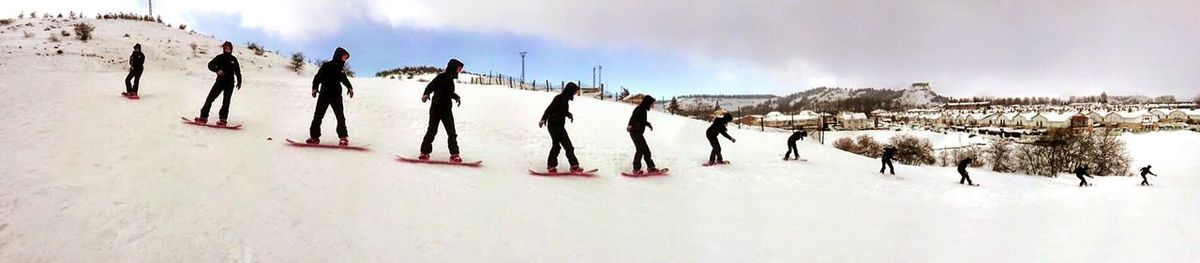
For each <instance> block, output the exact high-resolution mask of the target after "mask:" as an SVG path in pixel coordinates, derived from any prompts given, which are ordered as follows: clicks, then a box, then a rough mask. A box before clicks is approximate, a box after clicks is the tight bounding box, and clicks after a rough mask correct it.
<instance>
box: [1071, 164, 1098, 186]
mask: <svg viewBox="0 0 1200 263" xmlns="http://www.w3.org/2000/svg"><path fill="white" fill-rule="evenodd" d="M1084 176H1087V177H1088V178H1093V179H1094V178H1096V177H1092V175H1090V174H1088V167H1087V165H1080V166H1075V177H1078V178H1079V187H1084V186H1092V184H1091V183H1088V182H1087V180H1086V179H1083V177H1084Z"/></svg>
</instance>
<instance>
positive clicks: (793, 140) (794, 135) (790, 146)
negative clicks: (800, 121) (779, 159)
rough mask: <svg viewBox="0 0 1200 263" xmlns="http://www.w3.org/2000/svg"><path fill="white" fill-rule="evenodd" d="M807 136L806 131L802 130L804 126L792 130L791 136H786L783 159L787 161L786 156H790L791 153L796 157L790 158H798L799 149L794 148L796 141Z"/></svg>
mask: <svg viewBox="0 0 1200 263" xmlns="http://www.w3.org/2000/svg"><path fill="white" fill-rule="evenodd" d="M807 136H808V132H806V131H804V128H800V129H798V130H796V132H793V133H792V136H788V140H787V144H788V151H787V152H786V153H784V154H783V160H784V161H787V160H788V156H791V155H792V154H793V153H795V155H796V157H795V158H793V159H792V160H800V150H797V149H796V141H802V140H804V137H807Z"/></svg>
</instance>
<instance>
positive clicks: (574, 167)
mask: <svg viewBox="0 0 1200 263" xmlns="http://www.w3.org/2000/svg"><path fill="white" fill-rule="evenodd" d="M582 172H583V168H579V166H578V165H576V166H571V173H582Z"/></svg>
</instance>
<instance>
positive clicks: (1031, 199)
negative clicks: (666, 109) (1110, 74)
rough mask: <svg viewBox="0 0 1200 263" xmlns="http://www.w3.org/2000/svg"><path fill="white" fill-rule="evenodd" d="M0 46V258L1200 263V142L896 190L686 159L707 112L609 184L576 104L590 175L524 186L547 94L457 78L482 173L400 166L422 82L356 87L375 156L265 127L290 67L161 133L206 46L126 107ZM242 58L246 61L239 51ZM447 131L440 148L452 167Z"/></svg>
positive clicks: (419, 121)
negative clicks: (1078, 168) (652, 167)
mask: <svg viewBox="0 0 1200 263" xmlns="http://www.w3.org/2000/svg"><path fill="white" fill-rule="evenodd" d="M22 21H24V20H22ZM95 24H96V25H97V27H98V32H99V31H106V30H112V28H118V29H121V30H119V31H113V32H114V33H113V34H105V35H101V36H99V37H98V39H96V40H94V41H92V42H90V43H88V44H81V43H78V42H77V41H74V40H71V41H72V42H75V44H74V45H87V46H88V48H94V50H97V51H96V52H103V53H104V54H105V55H106V56H111V57H122V56H128V51H129V50H128V46H132V44H130V42H128V40H125V39H121V38H119V37H117V36H119V35H120V34H117V33H116V32H120V31H132V32H139V33H144V34H146V35H148V37H150V38H154V37H160V38H164V39H165V38H172V39H183V38H184V37H189V36H186V33H183V32H182V31H178V30H173V31H168V30H166V29H160V27H161V26H158V25H155V24H146V23H132V22H109V21H95ZM106 32H107V31H106ZM173 34H183V35H184V36H177V35H173ZM0 38H2V39H3V44H2V45H0V46H2V47H3V48H4V49H5V50H4V51H6V52H7V51H12V52H11V53H9V54H4V55H3V56H0V59H3V60H2V61H0V69H3V70H2V71H0V78H2V79H3V80H4V81H0V89H3V90H5V91H8V93H9V94H11V95H10V96H0V123H5V124H6V125H3V126H0V149H2V150H3V154H4V158H3V159H2V160H0V262H180V261H182V262H393V261H402V262H831V261H833V262H845V261H852V262H1194V261H1195V260H1196V259H1197V258H1200V250H1197V249H1195V248H1194V247H1193V246H1194V244H1198V243H1200V209H1198V208H1200V206H1198V203H1197V202H1198V200H1200V177H1198V174H1197V173H1196V171H1197V170H1198V169H1200V162H1197V161H1198V159H1197V155H1196V153H1200V133H1194V132H1170V133H1152V134H1140V135H1130V136H1126V137H1124V138H1125V139H1126V140H1127V141H1128V142H1129V149H1130V151H1131V153H1132V155H1133V157H1134V158H1135V163H1134V164H1135V165H1138V166H1141V165H1144V164H1146V163H1152V164H1154V165H1155V170H1156V172H1157V173H1158V174H1160V175H1161V176H1159V177H1153V178H1151V180H1152V182H1153V183H1155V185H1154V186H1153V187H1139V186H1137V183H1138V182H1140V178H1132V177H1118V178H1097V179H1095V180H1094V182H1095V184H1096V186H1095V187H1091V188H1078V187H1076V186H1075V184H1076V181H1075V180H1074V179H1073V178H1068V177H1059V178H1043V177H1032V176H1024V175H1016V174H997V173H993V172H989V171H983V170H976V169H972V170H971V173H972V177H973V178H974V179H975V182H977V183H980V184H982V185H983V186H981V187H964V186H960V185H959V184H957V180H958V176H957V174H955V172H954V171H953V168H943V167H913V166H905V165H897V167H896V168H897V172H898V174H900V176H901V177H902V178H903V179H895V178H887V177H881V176H879V174H878V173H876V168H877V167H878V166H877V165H878V161H877V160H872V159H867V158H865V157H861V156H857V155H854V154H850V153H846V152H842V151H840V150H837V149H834V148H832V147H828V146H822V145H819V144H816V143H814V142H807V141H806V142H803V143H801V144H800V152H801V156H802V157H803V158H806V159H808V161H807V162H782V161H779V159H780V158H782V155H783V152H784V151H785V150H786V148H785V147H784V142H785V140H786V137H787V134H784V133H762V132H754V131H750V130H737V129H731V135H733V136H734V137H735V138H737V139H738V142H737V143H729V142H728V141H722V143H723V145H724V146H725V149H726V150H725V157H726V159H728V160H731V161H732V162H733V164H732V165H729V166H723V167H711V168H706V167H700V163H701V162H703V161H705V159H706V157H707V153H708V150H709V149H708V144H707V142H706V141H705V139H704V137H703V134H704V129H705V128H706V127H707V126H708V124H707V123H705V122H702V121H697V120H691V119H686V118H683V117H675V116H669V115H666V114H663V113H661V112H651V113H650V115H649V119H650V121H651V122H653V123H654V127H655V128H656V129H655V130H654V131H651V132H649V133H648V134H647V139H648V141H649V144H650V147H651V149H652V150H653V151H654V153H655V161H657V163H658V164H659V166H660V167H669V168H671V170H672V171H671V175H670V176H664V177H653V178H625V177H621V176H619V175H617V172H619V171H622V170H627V169H630V168H631V164H630V161H631V159H632V153H633V146H632V143H631V142H630V140H629V138H628V135H627V134H626V133H625V132H624V127H625V123H626V121H627V120H628V117H629V116H628V114H629V112H631V111H632V109H633V107H632V105H627V104H621V103H616V102H611V101H598V100H593V99H584V98H578V99H576V100H575V101H574V102H572V104H571V109H572V112H574V114H575V122H574V123H569V124H568V126H567V129H568V130H569V131H570V132H571V136H572V140H573V141H574V142H575V144H576V147H577V154H578V155H579V157H580V159H581V162H582V164H583V166H585V167H592V168H598V169H600V173H599V176H597V177H593V178H581V177H570V178H548V177H534V176H529V175H527V174H526V170H528V169H531V168H535V169H536V168H544V167H543V166H544V163H545V154H546V152H547V149H548V148H549V144H550V142H549V141H550V139H549V136H548V134H547V132H546V131H545V130H544V129H539V128H538V127H537V121H538V118H539V117H540V116H541V113H542V110H544V107H545V106H546V104H547V103H549V101H550V99H551V97H552V95H553V94H550V93H544V92H531V91H520V90H512V89H507V88H501V87H499V86H479V85H459V88H458V92H459V94H460V95H461V96H462V97H463V104H462V107H460V108H455V115H456V116H455V117H456V120H457V121H458V129H459V133H460V135H459V141H460V144H461V145H462V151H463V155H464V157H465V158H466V159H481V160H483V161H484V164H483V167H481V168H460V167H447V166H430V165H414V164H407V163H400V162H396V161H395V160H394V159H393V158H392V153H400V154H409V155H412V154H415V153H416V152H417V150H418V147H417V146H418V144H419V142H420V139H421V135H422V133H423V132H424V129H425V128H424V126H425V124H426V118H427V112H426V109H427V108H428V105H427V104H421V103H420V100H419V98H420V92H421V88H423V87H424V84H425V83H419V82H416V81H410V80H404V81H401V80H385V79H374V78H359V79H353V80H352V82H354V85H355V87H356V97H355V98H353V99H347V100H346V111H347V115H348V122H349V128H350V136H351V138H352V140H353V141H354V142H355V143H357V144H368V147H370V148H371V149H372V150H371V151H369V152H348V151H333V150H321V149H305V148H293V147H288V146H285V145H284V144H283V142H282V139H284V138H292V139H302V138H303V137H305V136H306V135H307V127H308V123H309V121H310V120H311V114H312V107H313V105H314V103H315V100H314V99H312V98H311V97H310V96H309V94H308V91H309V87H310V83H311V77H312V75H311V72H310V73H306V74H303V75H299V76H297V75H296V74H295V73H291V72H287V71H285V70H283V69H282V67H283V65H284V63H286V62H285V60H284V59H283V58H279V57H274V56H272V57H267V58H262V59H255V60H256V61H259V63H263V64H262V65H275V66H273V67H267V66H262V67H261V68H250V69H246V70H245V71H244V75H245V77H246V80H247V81H246V83H245V84H244V86H243V88H242V89H241V90H240V91H238V92H236V93H235V95H234V98H233V107H232V110H231V114H230V115H231V122H233V123H242V124H245V127H243V129H242V130H240V131H229V130H219V129H208V128H202V127H195V126H190V125H184V124H181V123H180V122H179V117H181V116H187V117H191V116H195V115H196V114H198V113H197V110H198V109H199V107H200V105H201V103H202V102H203V96H204V95H205V94H206V93H207V91H208V88H209V87H210V85H211V80H212V76H211V74H209V73H206V72H205V71H204V69H203V63H205V62H207V58H204V59H186V60H185V59H182V58H180V59H176V58H175V57H172V56H169V55H168V54H164V53H163V52H161V51H157V50H156V47H155V45H153V44H146V42H143V46H145V49H146V50H147V56H148V57H149V58H150V59H149V60H148V62H147V70H146V73H145V76H144V78H143V80H142V89H141V92H140V93H141V95H142V99H141V100H140V101H128V100H125V99H123V98H121V97H120V96H119V95H118V94H119V93H120V92H121V91H122V90H123V86H122V85H121V84H120V82H121V80H122V79H123V78H124V72H122V71H123V68H120V66H119V65H118V66H106V64H104V63H95V65H91V66H78V67H63V66H56V65H60V64H71V65H75V64H76V63H85V62H86V61H90V60H85V59H82V58H75V57H73V56H72V57H67V56H49V57H46V56H36V55H34V54H32V53H29V52H28V51H18V50H11V48H10V47H11V46H12V44H10V43H14V42H10V40H12V41H20V40H18V39H19V38H20V36H19V35H13V34H12V32H9V33H6V34H5V35H0ZM186 42H187V41H185V43H184V44H186ZM205 43H207V44H209V46H210V47H212V48H213V49H215V47H216V45H217V44H218V43H219V41H216V40H211V39H209V40H206V42H205ZM28 45H33V44H32V43H31V44H28ZM26 47H28V46H26ZM85 49H87V48H85ZM331 49H332V48H331ZM331 51H332V50H331ZM238 52H239V53H240V54H239V56H240V58H242V59H243V63H246V61H247V59H248V57H251V55H249V54H247V52H246V50H245V49H244V48H239V51H238ZM351 52H354V50H351ZM211 55H214V54H212V53H210V56H211ZM321 55H322V56H326V55H327V54H321ZM354 56H356V57H362V56H369V54H362V53H355V55H354ZM465 62H466V64H467V67H468V69H469V68H470V67H471V65H472V62H471V61H465ZM272 63H277V64H272ZM351 63H353V59H352V60H351ZM18 65H19V67H21V69H17V67H18ZM163 65H178V66H179V67H168V66H163ZM214 111H215V109H214ZM214 114H215V112H214ZM332 118H333V117H332V116H327V119H326V124H325V125H326V126H325V127H324V128H325V133H326V134H332V133H333V119H332ZM327 136H329V135H327ZM330 138H331V137H326V139H327V140H330ZM444 139H445V138H444V136H442V137H439V138H438V140H437V141H436V142H435V144H434V145H435V153H434V158H446V157H447V155H446V151H445V146H444V145H445V141H444ZM563 161H564V162H565V158H564V159H563Z"/></svg>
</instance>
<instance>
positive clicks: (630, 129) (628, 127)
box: [625, 125, 633, 132]
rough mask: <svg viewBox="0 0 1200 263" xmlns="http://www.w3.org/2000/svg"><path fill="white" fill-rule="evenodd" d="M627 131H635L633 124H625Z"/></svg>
mask: <svg viewBox="0 0 1200 263" xmlns="http://www.w3.org/2000/svg"><path fill="white" fill-rule="evenodd" d="M625 131H627V132H633V125H629V126H625Z"/></svg>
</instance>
